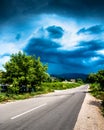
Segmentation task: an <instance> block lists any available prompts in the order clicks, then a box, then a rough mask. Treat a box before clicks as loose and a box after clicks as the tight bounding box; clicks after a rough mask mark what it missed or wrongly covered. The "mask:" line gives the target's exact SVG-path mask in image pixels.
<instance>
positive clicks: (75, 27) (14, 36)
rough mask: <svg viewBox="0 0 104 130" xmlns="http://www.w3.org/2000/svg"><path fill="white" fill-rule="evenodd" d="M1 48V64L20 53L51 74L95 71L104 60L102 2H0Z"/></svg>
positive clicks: (77, 0) (65, 0) (59, 0)
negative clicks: (38, 60)
mask: <svg viewBox="0 0 104 130" xmlns="http://www.w3.org/2000/svg"><path fill="white" fill-rule="evenodd" d="M89 14H90V15H89ZM0 49H1V51H0V61H1V62H0V63H3V62H4V61H7V60H8V59H9V55H10V54H12V53H16V52H18V51H19V50H21V51H25V52H26V53H27V54H28V55H36V56H37V57H38V56H39V57H40V58H41V60H42V61H43V62H44V63H48V64H49V71H50V72H53V73H64V72H66V73H67V72H84V73H89V72H96V71H97V70H99V69H101V68H103V61H104V60H103V59H104V1H103V0H100V1H98V0H41V1H39V0H10V1H8V0H1V1H0ZM4 59H5V60H4ZM0 66H1V64H0ZM93 66H94V67H93Z"/></svg>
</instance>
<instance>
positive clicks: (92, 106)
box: [74, 93, 104, 130]
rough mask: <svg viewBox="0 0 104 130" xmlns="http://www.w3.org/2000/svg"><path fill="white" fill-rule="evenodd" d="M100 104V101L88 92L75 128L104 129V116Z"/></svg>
mask: <svg viewBox="0 0 104 130" xmlns="http://www.w3.org/2000/svg"><path fill="white" fill-rule="evenodd" d="M99 106H100V103H99V101H98V100H97V99H96V98H94V97H93V96H92V95H90V94H89V93H87V94H86V97H85V100H84V102H83V105H82V108H81V110H80V113H79V116H78V119H77V122H76V125H75V127H74V130H104V117H103V116H102V115H101V111H100V109H99Z"/></svg>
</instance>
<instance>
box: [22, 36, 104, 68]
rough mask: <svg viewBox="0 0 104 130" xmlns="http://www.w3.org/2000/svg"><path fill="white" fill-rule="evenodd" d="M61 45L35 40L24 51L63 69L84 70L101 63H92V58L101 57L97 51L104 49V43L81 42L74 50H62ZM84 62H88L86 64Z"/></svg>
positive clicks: (44, 40) (49, 41)
mask: <svg viewBox="0 0 104 130" xmlns="http://www.w3.org/2000/svg"><path fill="white" fill-rule="evenodd" d="M60 48H61V46H60V45H59V43H56V42H53V41H51V40H49V39H48V40H47V39H41V38H38V39H37V38H33V39H31V40H30V41H29V43H28V44H27V46H26V47H25V49H24V51H25V52H26V53H27V54H29V55H34V54H35V55H36V56H37V57H38V56H39V57H40V58H41V61H42V62H46V63H55V64H60V65H61V66H63V68H68V67H69V66H70V67H71V66H72V67H73V68H76V67H77V68H80V69H81V70H84V69H86V68H88V67H91V66H93V65H97V64H99V63H101V61H99V60H97V61H91V62H89V63H88V61H90V59H91V58H92V57H100V54H98V53H97V51H99V50H101V49H104V44H103V42H102V41H97V40H95V41H89V42H84V41H83V42H80V43H79V45H76V46H75V49H73V50H62V49H60ZM83 60H85V61H87V62H86V63H85V62H83Z"/></svg>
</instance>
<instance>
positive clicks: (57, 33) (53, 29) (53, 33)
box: [46, 25, 64, 39]
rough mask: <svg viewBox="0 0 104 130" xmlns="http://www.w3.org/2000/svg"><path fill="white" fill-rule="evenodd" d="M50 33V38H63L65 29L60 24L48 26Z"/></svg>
mask: <svg viewBox="0 0 104 130" xmlns="http://www.w3.org/2000/svg"><path fill="white" fill-rule="evenodd" d="M46 30H47V31H48V33H49V37H50V38H54V39H58V38H61V37H62V36H63V34H64V30H63V29H62V28H61V27H59V26H55V25H54V26H50V27H48V28H46Z"/></svg>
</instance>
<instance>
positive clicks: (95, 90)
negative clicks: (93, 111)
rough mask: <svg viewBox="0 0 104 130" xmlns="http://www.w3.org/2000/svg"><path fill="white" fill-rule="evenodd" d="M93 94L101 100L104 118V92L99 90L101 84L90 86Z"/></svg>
mask: <svg viewBox="0 0 104 130" xmlns="http://www.w3.org/2000/svg"><path fill="white" fill-rule="evenodd" d="M90 90H91V94H92V95H93V96H94V97H96V98H97V99H100V100H101V110H102V114H103V116H104V91H101V90H99V84H96V83H94V84H91V85H90Z"/></svg>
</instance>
